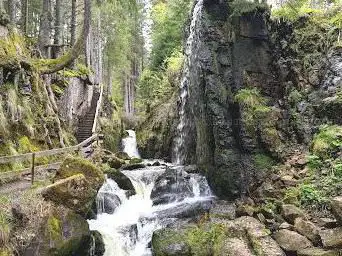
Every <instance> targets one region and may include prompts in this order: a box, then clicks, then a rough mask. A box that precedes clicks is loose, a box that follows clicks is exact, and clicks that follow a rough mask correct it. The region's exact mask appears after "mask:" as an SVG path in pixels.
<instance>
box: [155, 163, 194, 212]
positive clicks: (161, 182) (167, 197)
mask: <svg viewBox="0 0 342 256" xmlns="http://www.w3.org/2000/svg"><path fill="white" fill-rule="evenodd" d="M190 178H191V176H190V175H189V174H187V173H186V172H184V171H182V170H181V169H176V168H175V169H168V170H167V171H166V172H165V173H163V174H162V175H161V176H160V177H159V178H158V179H157V180H156V182H155V185H154V188H153V190H152V193H151V199H152V201H153V204H154V205H157V204H164V203H170V202H177V201H182V200H183V199H185V198H187V197H194V193H193V190H192V185H191V183H190Z"/></svg>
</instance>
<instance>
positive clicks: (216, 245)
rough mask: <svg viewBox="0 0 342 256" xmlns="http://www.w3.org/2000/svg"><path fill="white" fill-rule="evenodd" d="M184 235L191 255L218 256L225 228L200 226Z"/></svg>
mask: <svg viewBox="0 0 342 256" xmlns="http://www.w3.org/2000/svg"><path fill="white" fill-rule="evenodd" d="M186 235H187V238H186V239H187V241H188V243H189V245H190V247H191V252H192V253H193V255H198V256H206V255H219V252H220V249H221V247H222V243H223V239H224V238H225V227H224V225H222V224H210V226H207V225H205V224H204V225H203V224H202V225H200V226H198V227H195V228H192V229H190V230H189V231H187V233H186Z"/></svg>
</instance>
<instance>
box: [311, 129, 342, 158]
mask: <svg viewBox="0 0 342 256" xmlns="http://www.w3.org/2000/svg"><path fill="white" fill-rule="evenodd" d="M341 148H342V127H341V126H338V125H331V126H328V125H324V126H322V127H321V129H320V131H319V133H318V134H316V135H315V137H314V139H313V142H312V151H313V153H314V154H315V155H317V156H319V157H321V158H323V159H324V158H329V157H334V156H335V154H336V153H337V152H339V151H340V150H341Z"/></svg>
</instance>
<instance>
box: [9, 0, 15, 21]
mask: <svg viewBox="0 0 342 256" xmlns="http://www.w3.org/2000/svg"><path fill="white" fill-rule="evenodd" d="M8 15H9V17H10V21H11V22H12V23H15V18H16V10H15V0H8Z"/></svg>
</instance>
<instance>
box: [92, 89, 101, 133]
mask: <svg viewBox="0 0 342 256" xmlns="http://www.w3.org/2000/svg"><path fill="white" fill-rule="evenodd" d="M102 97H103V84H101V89H100V97H99V99H98V101H97V105H96V112H95V118H94V123H93V129H92V132H93V134H94V133H95V132H96V126H97V119H98V116H99V113H100V109H101V104H102Z"/></svg>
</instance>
